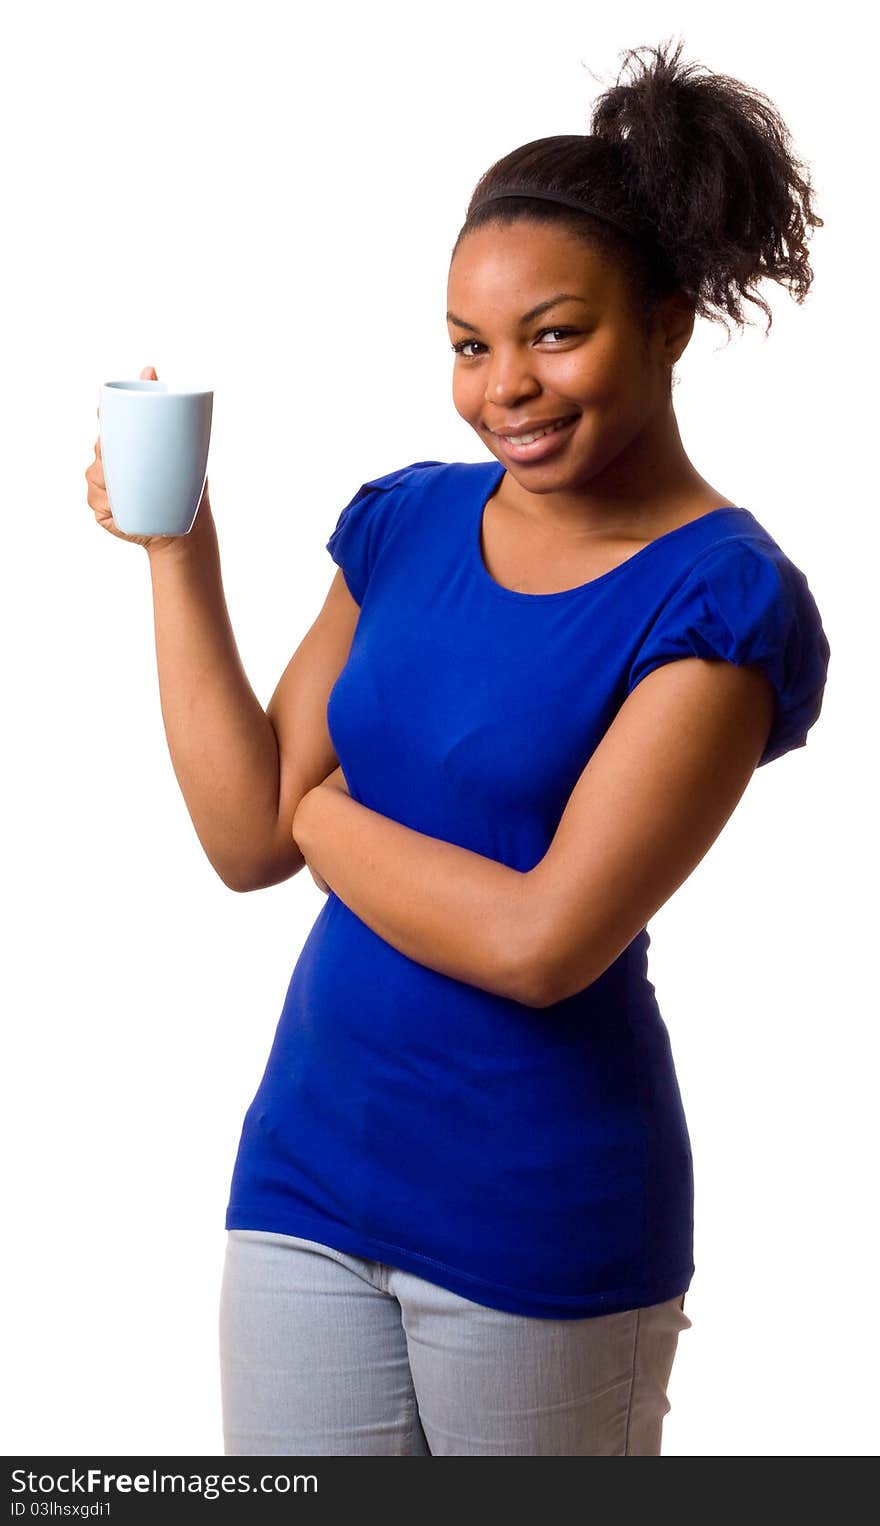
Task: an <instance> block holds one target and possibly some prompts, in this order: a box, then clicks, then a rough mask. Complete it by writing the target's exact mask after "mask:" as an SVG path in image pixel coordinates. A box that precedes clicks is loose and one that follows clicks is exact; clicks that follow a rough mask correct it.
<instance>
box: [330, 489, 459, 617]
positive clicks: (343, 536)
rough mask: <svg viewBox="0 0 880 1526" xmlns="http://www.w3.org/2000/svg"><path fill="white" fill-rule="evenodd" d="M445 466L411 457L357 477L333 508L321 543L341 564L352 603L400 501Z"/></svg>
mask: <svg viewBox="0 0 880 1526" xmlns="http://www.w3.org/2000/svg"><path fill="white" fill-rule="evenodd" d="M451 469H452V468H451V467H450V463H448V462H445V461H412V462H410V464H409V465H408V466H399V467H396V468H395V469H394V470H393V471H390V472H385V473H383V474H382V475H381V476H379V477H370V478H369V479H368V480H367V481H366V482H362V483H361V485H360V487H359V488H358V489H357V491H356V492H355V493H354V494H353V496H352V497H351V498H350V499H349V501H348V502H347V503H346V504H345V505H344V506H343V508H342V509H341V510H340V511H339V515H338V518H337V521H336V527H335V529H334V530H333V533H332V534H331V536H330V538H329V540H328V541H327V542H326V547H325V549H326V550H327V551H329V553H330V555H331V557H332V558H333V560H334V561H335V562H336V563H337V565H338V566H339V567H341V568H342V571H343V573H344V575H345V579H346V582H347V584H348V587H349V590H350V592H351V594H352V596H353V597H354V599H355V600H356V602H357V603H358V604H362V603H363V600H364V596H365V594H366V591H367V586H368V584H369V582H370V580H371V578H372V577H373V575H374V572H375V570H376V567H377V565H378V563H379V560H380V557H381V556H382V555H383V552H384V551H385V550H386V549H387V547H388V546H389V544H390V543H391V542H392V541H393V540H394V538H395V533H396V529H397V527H398V524H399V521H400V519H401V516H402V515H404V514H405V510H406V506H407V505H408V504H409V505H410V506H411V505H412V501H413V497H414V495H419V494H421V493H423V492H424V491H425V490H426V489H428V488H429V487H431V486H432V485H433V484H435V483H437V482H438V481H439V480H443V479H444V473H445V474H448V473H449V472H450V471H451Z"/></svg>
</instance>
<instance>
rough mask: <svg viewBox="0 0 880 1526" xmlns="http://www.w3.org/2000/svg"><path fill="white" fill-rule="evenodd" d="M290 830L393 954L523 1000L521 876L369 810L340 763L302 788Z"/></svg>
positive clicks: (528, 970)
mask: <svg viewBox="0 0 880 1526" xmlns="http://www.w3.org/2000/svg"><path fill="white" fill-rule="evenodd" d="M293 836H294V838H295V840H296V843H297V846H298V848H299V850H300V852H301V853H302V855H303V857H304V859H305V860H306V863H307V864H308V865H309V868H310V869H316V870H317V871H318V873H319V874H320V876H321V878H322V879H324V880H325V881H326V882H327V884H328V885H329V886H330V887H331V889H332V890H333V891H334V893H335V894H336V895H337V896H338V897H339V899H340V900H341V901H344V902H345V904H346V906H348V908H349V909H350V910H351V911H353V912H354V913H355V915H356V916H358V917H360V919H361V921H362V922H365V923H366V924H367V926H368V927H371V928H372V930H373V932H375V933H378V934H379V936H380V938H384V939H385V941H386V943H390V944H391V945H392V946H393V947H394V948H396V949H398V950H399V951H400V953H402V954H406V955H407V956H408V957H409V958H410V959H414V960H416V961H417V963H419V964H424V965H427V966H428V968H429V969H432V970H437V971H438V972H439V973H440V974H441V975H450V976H452V978H453V979H454V980H463V981H466V982H467V983H468V984H469V985H475V986H480V987H481V988H482V989H483V990H485V991H491V992H493V993H494V994H495V995H498V996H507V997H513V998H514V1000H516V1001H524V1000H526V997H527V993H528V988H529V982H530V981H531V979H532V976H533V971H534V964H533V962H532V961H531V959H530V957H529V952H530V951H529V946H528V940H527V937H526V935H525V914H526V911H527V888H528V887H527V882H528V875H525V874H521V873H520V872H519V871H518V870H516V869H509V868H508V867H507V866H506V865H505V864H500V863H498V861H497V860H496V859H494V858H484V857H483V856H482V854H480V853H472V852H470V850H469V849H467V848H459V847H457V846H456V845H455V844H454V843H448V842H443V841H442V840H441V839H440V838H437V837H428V836H426V835H425V834H424V833H423V832H416V831H413V830H412V828H410V827H405V826H403V825H402V823H401V822H399V821H394V820H392V819H391V817H389V816H383V815H381V813H380V812H378V811H371V810H370V809H369V808H368V807H367V806H365V805H361V804H360V802H359V801H357V800H352V798H351V796H350V795H349V794H348V791H347V789H346V787H345V779H344V775H343V773H342V769H341V768H339V769H336V770H335V771H334V772H333V773H332V774H330V775H328V777H327V778H326V779H325V780H323V781H322V783H321V784H319V785H317V786H316V788H315V789H312V790H309V792H308V793H307V794H306V795H304V796H303V798H302V800H301V801H300V803H299V805H298V807H297V810H296V814H295V816H294V818H293ZM521 929H522V931H521Z"/></svg>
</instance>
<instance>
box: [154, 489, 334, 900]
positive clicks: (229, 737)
mask: <svg viewBox="0 0 880 1526" xmlns="http://www.w3.org/2000/svg"><path fill="white" fill-rule="evenodd" d="M206 509H207V511H208V512H207V514H205V515H204V519H203V514H204V511H205V510H206ZM148 555H149V559H150V576H151V580H152V589H153V610H154V624H155V638H156V658H157V663H158V669H159V691H160V699H161V706H162V718H163V721H164V725H165V735H166V738H167V741H168V747H169V751H170V754H171V761H172V765H173V767H174V772H175V775H176V777H177V782H178V784H179V785H180V788H181V792H182V794H183V797H184V800H185V802H186V806H187V809H188V811H189V814H190V817H191V819H192V823H193V826H194V827H195V830H196V834H197V836H198V838H199V841H200V842H201V844H202V847H203V848H204V850H205V853H206V855H207V857H208V859H209V860H210V862H211V864H212V865H213V867H214V869H215V870H216V871H217V873H218V875H219V876H220V878H221V879H222V880H223V882H224V884H226V885H228V886H229V888H230V889H231V890H238V891H246V890H260V889H264V888H265V887H267V886H269V885H277V884H279V883H280V882H281V881H282V880H285V879H289V878H290V877H291V876H292V875H294V874H296V873H297V872H298V871H299V870H300V869H301V868H302V867H303V865H304V862H305V860H304V859H303V856H302V854H301V853H300V851H299V848H298V847H297V845H296V843H295V842H294V840H293V838H292V836H291V827H292V824H293V817H294V813H295V811H296V808H297V805H298V804H299V802H300V800H301V799H302V796H303V795H304V794H306V793H307V792H308V791H309V790H310V789H313V788H314V787H315V785H317V784H320V782H321V780H322V779H325V778H326V777H327V775H328V774H329V773H331V772H332V771H333V769H334V768H336V767H337V766H338V762H339V760H338V758H337V757H336V754H335V752H334V749H333V744H332V742H331V740H330V736H329V732H328V730H327V701H328V699H329V695H330V690H331V689H332V687H333V684H334V683H335V681H336V679H337V677H338V676H339V673H340V672H341V671H342V668H343V666H344V664H345V661H346V658H347V657H348V653H349V649H350V647H351V642H352V637H353V635H354V630H355V626H356V624H357V619H358V614H359V610H358V606H357V604H356V603H355V600H354V599H353V598H352V596H351V594H350V593H349V591H348V588H347V586H346V584H345V580H344V578H343V576H342V573H341V572H339V571H337V573H336V575H335V576H334V579H333V582H332V584H331V586H330V590H329V592H328V594H327V597H326V599H325V601H324V605H323V608H322V609H321V611H320V613H319V615H318V617H317V619H316V620H315V621H314V623H313V624H312V626H311V627H310V629H309V630H308V631H307V632H306V634H305V636H304V637H303V640H302V641H301V643H300V645H299V647H298V648H297V650H296V652H295V653H294V655H293V657H292V658H291V660H290V662H289V663H288V665H287V667H286V669H285V671H284V673H283V675H282V677H281V679H280V681H279V683H278V686H277V688H276V690H275V692H274V694H273V695H272V698H271V700H270V702H269V704H268V706H267V708H266V709H265V710H264V709H263V707H262V705H261V704H260V702H259V700H258V699H257V697H256V695H255V693H254V691H253V689H252V688H251V685H250V683H249V681H248V678H247V674H246V673H245V670H244V667H243V665H242V662H241V658H240V656H239V653H238V648H237V646H236V642H235V636H234V633H233V630H232V624H231V621H230V618H229V612H228V609H227V606H226V599H225V595H224V591H223V582H222V577H221V570H220V553H219V546H218V542H217V534H216V529H215V526H214V521H213V517H212V515H211V513H210V504H209V502H207V501H206V502H205V503H203V504H202V505H201V507H200V509H199V513H198V515H197V517H196V522H195V524H194V525H193V529H192V530H191V531H190V533H189V534H188V535H186V536H181V537H175V538H174V539H173V540H170V539H169V540H167V541H163V542H160V543H158V544H157V545H154V546H151V547H150V548H149V549H148Z"/></svg>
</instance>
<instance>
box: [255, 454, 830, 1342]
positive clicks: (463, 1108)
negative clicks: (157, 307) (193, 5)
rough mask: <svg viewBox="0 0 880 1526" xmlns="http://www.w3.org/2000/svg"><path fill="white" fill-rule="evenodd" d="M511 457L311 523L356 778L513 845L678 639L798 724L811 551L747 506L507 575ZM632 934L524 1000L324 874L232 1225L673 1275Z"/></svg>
mask: <svg viewBox="0 0 880 1526" xmlns="http://www.w3.org/2000/svg"><path fill="white" fill-rule="evenodd" d="M503 472H504V467H503V466H502V465H501V464H500V463H499V462H497V461H494V460H493V461H490V462H477V463H451V464H449V463H445V462H435V461H418V462H415V463H413V464H412V465H411V466H407V467H403V468H401V469H399V470H397V471H393V472H389V473H388V474H387V475H386V476H384V477H378V478H375V479H374V480H373V481H371V482H367V483H365V484H364V485H363V486H362V487H361V488H360V489H359V490H358V492H357V493H356V494H355V496H354V498H352V500H351V502H350V503H349V504H347V505H346V507H345V508H344V509H343V510H342V513H341V514H340V516H339V521H338V524H337V526H336V529H335V531H334V533H333V535H332V536H331V538H330V540H329V542H328V550H329V551H330V553H331V555H332V557H333V559H334V560H335V561H336V562H337V563H338V564H339V566H341V567H342V569H343V571H344V574H345V578H346V582H347V584H348V587H349V588H350V590H351V593H352V595H353V596H354V598H355V599H356V601H357V603H358V604H359V605H360V606H361V613H360V617H359V619H358V623H357V628H356V631H355V635H354V639H353V643H352V647H351V652H350V655H349V657H348V660H347V662H346V664H345V667H344V668H343V670H342V672H341V674H340V675H339V678H338V679H337V681H336V683H335V685H334V687H333V689H332V691H331V694H330V700H329V705H328V725H329V730H330V735H331V737H332V740H333V745H334V748H335V750H336V753H337V756H338V758H339V761H340V763H341V764H342V767H343V770H344V773H345V777H346V780H347V783H348V786H349V789H350V792H351V795H352V797H353V799H355V800H358V801H360V802H362V803H363V804H364V805H367V806H369V807H370V808H371V809H372V810H375V811H379V812H381V813H382V814H383V815H385V816H388V817H390V818H392V819H393V820H395V821H399V822H402V823H403V824H404V825H405V826H408V827H411V828H413V829H414V830H415V831H418V832H422V833H426V834H427V835H428V836H430V837H436V838H440V839H442V840H444V841H446V842H450V843H456V844H458V845H459V846H461V847H463V848H468V849H470V850H471V851H472V852H474V853H480V854H483V855H485V856H486V857H488V858H493V859H496V860H498V861H499V862H501V863H503V864H507V865H509V866H511V867H512V868H515V869H517V870H520V871H526V870H529V869H531V868H533V867H534V866H535V865H536V864H537V863H538V862H539V860H540V859H541V858H542V857H543V856H544V854H545V853H546V851H547V848H548V847H549V845H550V842H551V840H552V838H553V836H554V833H555V831H556V828H557V826H558V823H559V820H560V817H561V816H562V813H563V811H564V809H565V806H566V803H567V801H568V798H569V796H570V794H571V792H572V790H573V788H574V786H575V784H576V783H577V780H578V778H579V776H580V774H581V773H582V771H583V769H584V767H585V766H586V764H587V762H588V760H589V758H590V755H591V753H592V752H593V751H594V749H595V748H596V746H597V745H598V743H599V742H600V740H601V738H602V737H603V735H604V734H605V732H606V731H607V730H608V727H609V726H610V724H611V722H612V721H613V719H614V716H615V714H616V713H617V711H618V710H619V709H620V706H621V705H622V703H623V701H624V700H625V698H626V696H627V695H628V694H629V693H630V691H631V690H632V689H633V688H634V687H635V685H636V684H637V683H638V682H639V681H640V680H641V679H642V678H643V677H644V676H645V675H646V674H647V673H649V672H651V671H652V669H654V668H656V667H658V666H659V665H660V664H661V663H664V662H669V661H671V660H674V659H675V658H679V657H690V656H697V657H707V658H721V659H723V660H725V661H728V662H733V663H735V664H737V665H739V664H743V663H753V662H757V663H760V664H761V666H762V667H763V668H764V669H765V670H766V672H767V673H768V674H769V676H770V678H771V680H772V682H773V687H774V690H775V695H776V717H775V721H774V724H773V730H772V732H771V734H770V738H769V741H768V743H767V747H766V749H765V751H764V753H763V755H762V758H761V764H764V763H768V762H770V761H771V760H772V759H774V758H778V757H781V756H782V754H783V753H785V752H788V751H790V750H791V749H792V748H797V747H802V746H803V745H804V742H805V739H806V735H807V732H808V730H809V728H810V727H811V726H812V725H813V722H814V721H815V720H816V718H817V717H818V715H819V713H820V709H821V705H822V694H823V689H824V685H825V679H826V672H827V667H828V659H829V653H830V648H829V645H828V641H827V639H826V636H825V632H824V630H823V628H822V623H821V620H820V617H819V612H818V610H817V608H816V605H815V603H814V600H813V597H812V594H811V592H810V590H809V587H808V584H807V581H806V579H805V577H804V575H803V573H802V572H800V571H799V569H798V568H797V567H796V566H794V564H793V563H792V562H791V561H790V560H789V559H788V558H787V557H786V556H785V555H784V553H783V552H782V551H781V550H780V548H779V546H778V545H777V544H776V543H775V541H773V539H772V538H771V537H770V535H769V534H768V533H767V531H766V530H764V529H763V528H762V527H761V525H760V524H759V523H758V521H757V520H756V519H755V518H754V516H753V515H752V514H751V513H750V512H749V510H748V509H745V508H737V507H728V508H721V509H715V510H714V511H712V512H710V513H707V514H704V515H703V516H702V517H701V518H699V519H696V520H694V521H692V522H691V523H690V524H687V525H682V526H680V527H679V528H678V529H677V530H672V531H671V532H669V533H668V534H666V535H662V536H660V537H659V539H657V540H654V541H653V542H651V543H650V544H649V545H647V546H645V547H643V548H642V549H641V550H640V551H637V552H636V553H635V555H633V556H630V557H629V559H628V560H627V561H625V562H623V563H622V564H621V565H620V566H618V567H614V568H612V569H611V570H610V571H609V572H606V573H604V574H602V575H601V576H600V577H597V578H593V579H592V580H591V581H590V582H589V583H585V584H583V585H581V586H579V587H577V588H570V589H566V590H564V591H563V592H559V593H548V594H529V593H519V592H515V591H514V590H512V589H508V588H505V587H503V586H502V585H501V584H499V583H497V582H496V581H495V580H494V578H493V577H492V576H491V575H490V574H489V572H488V570H487V568H486V566H485V564H484V562H483V558H482V554H481V549H480V532H481V527H482V514H483V508H484V506H485V504H486V502H487V500H488V498H489V497H490V495H491V494H492V493H493V492H494V490H495V489H496V487H497V486H498V484H499V482H500V479H501V477H502V475H503ZM649 942H650V939H649V936H648V933H647V930H646V929H643V930H642V931H641V932H640V933H639V934H638V935H637V936H636V937H635V938H634V939H633V941H632V942H631V943H630V945H629V946H628V947H627V948H626V949H625V950H624V952H623V953H622V954H621V955H620V956H619V957H618V958H617V959H616V960H615V961H614V963H613V964H612V965H611V966H610V967H609V968H608V969H607V970H606V971H605V972H604V974H602V975H601V976H600V977H599V978H598V979H597V980H595V981H593V983H592V984H591V985H589V986H587V987H586V988H585V989H584V990H582V991H580V992H578V993H577V994H575V995H573V996H569V997H567V998H566V999H565V1000H563V1001H560V1002H558V1003H556V1004H554V1005H551V1006H550V1007H545V1008H537V1009H536V1008H533V1007H528V1006H526V1005H524V1004H521V1003H519V1002H517V1001H514V1000H512V999H508V998H506V997H503V996H499V995H495V994H493V993H491V992H489V991H485V990H482V989H480V988H479V987H477V986H475V985H471V984H468V983H466V982H463V981H458V980H454V979H452V978H450V977H448V976H446V975H443V974H439V973H438V972H437V971H435V970H432V969H429V968H428V967H427V966H425V965H422V964H419V963H417V962H416V961H415V960H413V959H410V958H408V957H407V956H406V955H405V954H403V953H400V952H399V951H398V950H397V949H396V948H394V947H393V946H392V945H391V944H389V943H387V942H386V941H385V940H384V939H382V938H381V937H379V936H378V935H377V934H376V933H374V932H373V931H372V930H371V929H370V928H369V927H368V926H367V925H366V923H364V922H363V921H361V920H360V918H359V917H357V916H356V915H355V914H354V913H353V912H352V911H350V910H349V908H348V907H347V906H346V905H345V903H344V902H343V901H342V900H340V899H339V898H338V897H337V896H336V895H334V894H333V893H332V892H331V893H330V894H329V896H328V897H327V900H326V902H325V904H324V906H323V907H322V909H321V911H320V912H319V914H318V917H317V919H316V921H315V923H314V925H313V927H312V929H311V931H310V933H309V935H308V938H307V939H306V942H305V944H304V946H303V949H302V952H301V954H300V956H299V959H298V961H297V964H296V967H295V969H294V971H293V975H292V977H291V980H290V984H289V986H288V989H287V995H286V998H285V1001H284V1006H283V1009H282V1012H281V1016H280V1020H279V1023H278V1027H277V1030H276V1034H275V1039H274V1042H273V1045H272V1048H271V1052H270V1054H269V1059H268V1062H267V1065H266V1068H265V1072H264V1074H263V1077H262V1080H261V1082H260V1085H259V1088H258V1090H257V1093H256V1095H255V1097H254V1099H253V1101H252V1103H251V1105H250V1107H249V1109H248V1111H247V1114H246V1116H245V1120H244V1125H243V1129H242V1133H241V1140H240V1144H239V1149H238V1155H237V1159H236V1162H235V1169H234V1175H233V1180H232V1186H231V1193H230V1198H229V1204H228V1209H227V1215H226V1227H227V1229H262V1230H273V1231H276V1232H280V1233H282V1234H290V1235H297V1236H303V1237H305V1238H307V1239H312V1240H318V1241H320V1242H322V1243H323V1244H326V1245H329V1246H332V1247H334V1248H336V1249H338V1250H343V1251H348V1252H350V1253H353V1254H355V1255H360V1256H365V1257H369V1258H370V1259H372V1260H376V1261H381V1262H384V1263H386V1264H388V1265H392V1266H396V1267H401V1268H403V1269H404V1270H408V1271H410V1272H414V1273H415V1274H416V1275H418V1276H420V1277H423V1278H426V1279H427V1280H428V1281H431V1282H434V1283H436V1284H439V1285H441V1286H442V1287H445V1288H449V1289H451V1290H452V1291H453V1292H455V1293H459V1294H461V1295H463V1296H464V1297H466V1298H469V1299H471V1300H472V1301H474V1302H476V1303H479V1304H484V1305H488V1306H489V1307H492V1308H496V1309H504V1310H508V1311H511V1312H512V1313H515V1314H525V1315H533V1316H539V1317H544V1318H563V1319H577V1318H583V1317H587V1316H591V1315H599V1314H608V1313H614V1312H616V1311H619V1310H623V1309H631V1308H638V1307H643V1306H646V1305H648V1304H653V1303H660V1302H663V1301H664V1300H666V1299H668V1298H673V1297H675V1296H676V1295H677V1294H679V1293H682V1292H684V1291H685V1290H686V1289H687V1288H688V1286H689V1285H690V1281H691V1277H692V1275H693V1271H694V1262H693V1170H692V1156H691V1146H690V1139H689V1136H688V1130H687V1125H686V1122H685V1116H684V1112H683V1108H682V1102H681V1097H680V1093H679V1088H678V1083H677V1080H676V1074H675V1068H674V1064H673V1057H672V1051H671V1046H670V1040H669V1034H668V1032H667V1029H666V1026H665V1023H664V1022H663V1019H662V1018H661V1015H660V1011H659V1009H658V1004H657V1001H656V999H655V993H654V987H653V985H652V983H651V981H650V979H649V978H648V966H647V950H648V945H649Z"/></svg>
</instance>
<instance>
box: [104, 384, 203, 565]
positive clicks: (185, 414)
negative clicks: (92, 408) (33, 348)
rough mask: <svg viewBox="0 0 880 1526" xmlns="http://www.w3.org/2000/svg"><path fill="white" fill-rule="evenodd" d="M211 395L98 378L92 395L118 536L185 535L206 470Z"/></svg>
mask: <svg viewBox="0 0 880 1526" xmlns="http://www.w3.org/2000/svg"><path fill="white" fill-rule="evenodd" d="M213 411H214V393H213V392H212V391H205V390H202V389H199V388H184V389H180V388H175V387H169V386H168V383H167V382H163V381H111V382H105V383H104V385H103V386H102V388H101V393H100V397H99V400H98V414H99V418H100V430H99V433H100V436H101V460H102V462H103V466H104V481H105V483H106V485H107V497H108V498H109V500H110V511H111V513H112V515H113V522H114V524H115V525H116V527H117V529H119V530H122V532H123V534H125V535H186V534H187V533H188V531H190V530H191V529H192V527H193V523H194V521H195V517H196V514H197V512H198V507H199V504H200V502H201V498H202V491H203V489H204V486H205V479H206V477H207V475H208V447H209V445H210V443H211V417H212V414H213Z"/></svg>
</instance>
